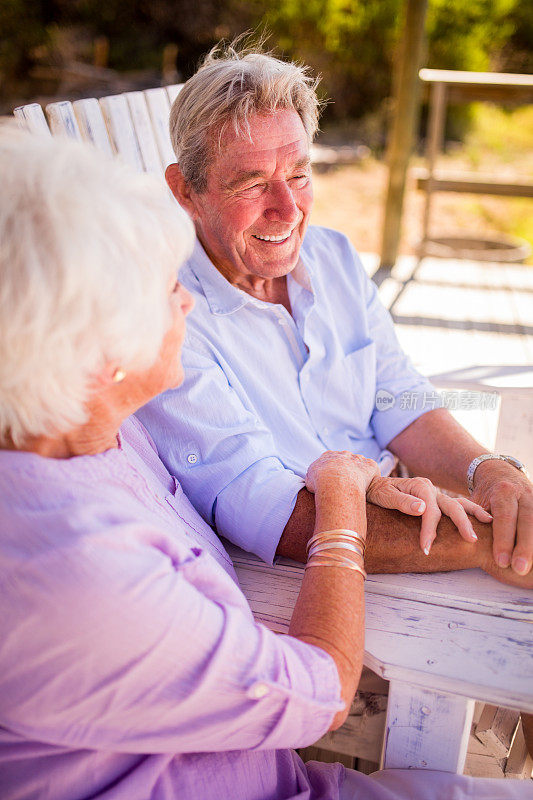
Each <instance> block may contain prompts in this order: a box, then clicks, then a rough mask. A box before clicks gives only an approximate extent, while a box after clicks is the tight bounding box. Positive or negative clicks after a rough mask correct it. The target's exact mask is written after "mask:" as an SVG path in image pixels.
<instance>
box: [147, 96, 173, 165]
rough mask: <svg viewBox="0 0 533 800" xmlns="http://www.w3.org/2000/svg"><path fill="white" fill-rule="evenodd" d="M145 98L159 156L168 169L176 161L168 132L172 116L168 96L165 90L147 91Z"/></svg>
mask: <svg viewBox="0 0 533 800" xmlns="http://www.w3.org/2000/svg"><path fill="white" fill-rule="evenodd" d="M144 96H145V98H146V102H147V104H148V110H149V112H150V118H151V120H152V127H153V129H154V134H155V139H156V142H157V147H158V150H159V155H160V156H161V161H162V163H163V168H164V169H166V168H167V167H168V165H169V164H172V163H174V161H175V160H176V158H175V156H174V151H173V149H172V144H171V142H170V133H169V132H168V116H169V114H170V102H169V98H168V94H167V92H166V90H165V89H163V88H159V89H146V91H145V92H144Z"/></svg>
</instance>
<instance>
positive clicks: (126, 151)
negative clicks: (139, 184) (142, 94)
mask: <svg viewBox="0 0 533 800" xmlns="http://www.w3.org/2000/svg"><path fill="white" fill-rule="evenodd" d="M100 107H101V109H102V113H103V115H104V119H105V123H106V126H107V130H108V131H109V136H110V139H111V142H112V144H113V149H114V151H115V153H117V154H118V155H119V156H120V157H121V158H122V159H124V161H126V163H128V164H129V165H130V166H132V167H133V168H134V169H136V170H137V172H143V171H144V164H143V160H142V157H141V152H140V150H139V143H138V142H137V137H136V135H135V130H134V128H133V123H132V120H131V115H130V112H129V108H128V102H127V100H126V98H125V96H124V95H123V94H115V95H109V97H102V98H101V99H100Z"/></svg>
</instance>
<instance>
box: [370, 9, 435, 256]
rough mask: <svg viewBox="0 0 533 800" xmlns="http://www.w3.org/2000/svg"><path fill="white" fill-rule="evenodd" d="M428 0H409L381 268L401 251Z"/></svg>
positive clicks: (397, 82) (390, 150)
mask: <svg viewBox="0 0 533 800" xmlns="http://www.w3.org/2000/svg"><path fill="white" fill-rule="evenodd" d="M426 9H427V0H406V9H405V22H404V29H403V36H402V45H401V52H400V58H399V62H398V65H397V75H396V80H395V92H394V95H395V96H394V117H393V123H392V131H391V134H390V139H389V147H388V163H389V184H388V189H387V200H386V203H385V217H384V222H383V237H382V243H381V262H380V269H390V268H391V267H393V266H394V263H395V261H396V256H397V254H398V245H399V241H400V230H401V221H402V207H403V197H404V191H405V177H406V173H407V165H408V162H409V157H410V155H411V149H412V144H413V138H414V133H415V126H416V123H417V120H418V108H419V87H418V70H419V69H420V65H421V60H422V52H423V46H424V28H425V17H426Z"/></svg>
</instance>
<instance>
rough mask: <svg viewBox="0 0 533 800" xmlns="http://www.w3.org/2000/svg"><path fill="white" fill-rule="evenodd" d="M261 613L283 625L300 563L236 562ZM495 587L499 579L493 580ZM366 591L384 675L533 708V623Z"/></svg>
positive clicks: (368, 660) (368, 652)
mask: <svg viewBox="0 0 533 800" xmlns="http://www.w3.org/2000/svg"><path fill="white" fill-rule="evenodd" d="M236 569H237V574H238V577H239V581H240V584H241V587H242V589H243V592H244V594H245V595H246V597H247V598H248V601H249V602H250V605H251V607H252V610H253V612H254V614H255V616H256V618H257V619H259V620H261V621H263V622H264V623H265V624H266V625H268V626H269V627H271V628H272V629H273V630H276V631H280V632H286V631H287V630H288V625H289V621H290V617H291V614H292V609H293V607H294V603H295V601H296V597H297V595H298V591H299V587H300V583H301V577H302V568H301V567H300V566H297V565H294V566H293V565H283V566H281V567H276V568H271V567H268V565H266V564H265V565H262V563H261V562H255V563H254V562H252V563H251V564H248V565H246V564H245V563H243V560H242V559H241V561H240V562H239V561H237V562H236ZM493 585H494V588H495V591H496V590H497V587H498V584H497V582H496V581H493ZM369 589H370V582H368V583H367V591H366V644H365V664H366V665H367V666H368V667H370V668H371V669H373V670H374V672H377V673H378V674H379V675H381V676H382V677H383V678H385V679H387V680H402V681H405V682H416V683H417V684H418V685H419V686H420V687H425V688H428V689H438V690H439V691H442V692H449V693H455V694H458V695H461V696H463V697H467V698H475V699H478V700H482V701H486V702H491V703H493V704H494V705H503V706H509V707H511V708H517V709H522V710H524V711H530V710H533V681H531V678H530V674H531V663H532V661H533V626H532V625H531V624H530V623H528V622H527V621H525V620H524V619H511V618H509V617H502V616H496V615H491V614H490V613H486V606H485V610H484V613H477V612H475V611H472V610H463V609H457V608H453V607H450V605H444V604H443V605H440V604H436V603H433V602H428V601H427V600H424V601H415V600H409V599H406V598H405V597H394V596H387V594H378V593H376V592H372V591H370V590H369ZM519 594H520V593H519Z"/></svg>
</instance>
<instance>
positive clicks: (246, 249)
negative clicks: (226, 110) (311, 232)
mask: <svg viewBox="0 0 533 800" xmlns="http://www.w3.org/2000/svg"><path fill="white" fill-rule="evenodd" d="M250 134H251V136H250V138H248V137H244V136H242V137H241V136H240V137H236V136H235V133H234V132H233V130H232V129H231V128H230V126H227V127H226V129H225V131H224V133H223V136H222V138H221V141H220V148H219V147H218V141H217V142H216V144H214V145H213V149H214V152H215V157H214V160H213V161H211V163H210V164H209V166H208V171H207V178H208V181H207V189H206V191H205V192H202V193H201V194H197V193H196V192H191V195H190V200H191V203H192V206H193V208H194V214H193V218H194V222H195V225H196V231H197V234H198V238H199V239H200V241H201V243H202V245H203V247H204V249H205V250H206V252H207V254H208V256H209V257H210V259H211V260H212V262H213V263H214V264H215V266H216V267H217V268H218V269H219V271H220V272H221V273H222V274H223V275H224V276H225V277H226V278H227V279H228V280H229V281H230V282H234V281H235V280H237V281H239V280H241V279H242V278H245V277H246V276H256V277H260V278H265V279H267V280H268V279H272V278H279V277H281V276H283V275H287V274H288V273H289V272H291V270H293V269H294V267H295V266H296V264H297V262H298V258H299V254H300V247H301V245H302V241H303V237H304V233H305V230H306V228H307V224H308V221H309V215H310V213H311V207H312V205H313V189H312V183H311V164H310V160H309V143H308V139H307V135H306V133H305V129H304V127H303V125H302V121H301V119H300V117H299V116H298V114H297V113H296V111H293V110H285V109H284V110H281V111H276V112H273V113H271V114H256V115H254V116H252V118H251V119H250Z"/></svg>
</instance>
